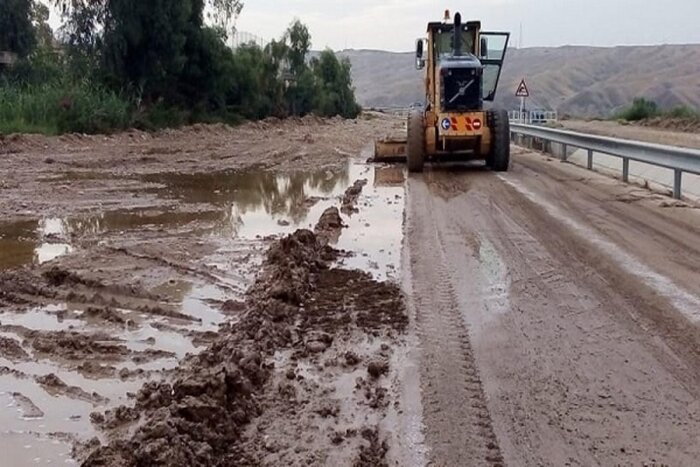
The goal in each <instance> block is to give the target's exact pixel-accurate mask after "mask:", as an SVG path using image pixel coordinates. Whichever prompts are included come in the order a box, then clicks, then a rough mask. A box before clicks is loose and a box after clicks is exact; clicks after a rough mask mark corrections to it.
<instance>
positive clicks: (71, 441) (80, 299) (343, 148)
mask: <svg viewBox="0 0 700 467" xmlns="http://www.w3.org/2000/svg"><path fill="white" fill-rule="evenodd" d="M401 129H402V122H401V121H400V120H397V119H396V118H394V117H387V116H382V115H379V114H372V115H366V116H364V117H362V118H360V119H358V120H356V121H343V120H322V119H316V118H312V117H307V118H304V119H290V120H286V121H277V120H266V121H263V122H258V123H251V124H247V125H243V126H241V127H238V128H228V127H224V126H216V125H214V126H196V127H190V128H185V129H182V130H177V131H166V132H161V133H157V134H145V133H140V132H129V133H125V134H119V135H114V136H107V137H104V136H103V137H87V136H82V135H70V136H64V137H60V138H42V137H33V136H10V137H4V138H3V139H2V140H0V194H1V196H0V214H1V217H0V401H2V410H0V450H2V452H3V456H4V457H3V462H5V464H3V465H10V466H25V465H35V464H41V465H45V464H48V465H71V464H83V465H88V466H104V465H128V466H132V465H201V466H210V465H216V466H231V465H237V466H238V465H241V466H246V465H255V466H257V465H263V466H278V465H298V466H307V465H318V466H321V465H341V466H346V465H347V466H384V465H400V466H404V465H407V466H423V465H436V466H462V465H468V466H479V465H486V466H501V465H512V466H521V465H522V466H537V465H553V466H560V465H574V466H575V465H580V466H588V465H601V466H609V465H669V466H676V465H682V466H685V465H696V460H697V458H698V456H699V455H700V438H699V437H698V436H699V435H698V433H700V389H699V388H700V327H699V326H700V210H698V209H697V208H695V207H693V206H690V205H688V204H686V203H683V202H676V201H674V200H671V199H670V198H667V197H665V196H662V195H659V194H655V193H652V192H650V191H648V190H644V189H642V188H639V187H635V186H632V185H623V184H621V183H620V182H618V181H617V180H615V179H613V178H609V177H606V176H604V175H601V174H598V173H593V172H588V171H585V170H584V169H581V168H578V167H576V166H573V165H571V164H566V163H560V162H558V161H554V160H552V159H550V158H548V157H546V156H543V155H540V154H532V153H527V152H524V151H523V150H519V149H517V148H514V156H513V159H514V162H513V166H512V170H511V171H510V172H508V173H505V174H496V173H492V172H489V171H487V170H485V169H483V168H482V167H480V166H479V165H478V164H452V165H449V166H439V167H429V168H428V169H427V170H426V172H425V173H423V174H420V175H411V176H410V177H407V176H406V173H405V169H404V168H403V167H402V166H380V165H370V164H367V163H365V162H364V160H365V159H366V157H367V156H368V154H367V148H368V143H370V142H371V141H372V140H373V139H374V138H376V137H381V136H385V135H387V134H392V133H395V132H396V131H401Z"/></svg>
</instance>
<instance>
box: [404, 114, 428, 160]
mask: <svg viewBox="0 0 700 467" xmlns="http://www.w3.org/2000/svg"><path fill="white" fill-rule="evenodd" d="M424 122H425V119H424V117H423V112H421V111H417V110H414V111H412V112H411V113H410V114H409V115H408V135H407V142H406V143H407V144H406V156H407V157H406V158H407V162H408V171H409V172H422V171H423V164H424V163H425V123H424Z"/></svg>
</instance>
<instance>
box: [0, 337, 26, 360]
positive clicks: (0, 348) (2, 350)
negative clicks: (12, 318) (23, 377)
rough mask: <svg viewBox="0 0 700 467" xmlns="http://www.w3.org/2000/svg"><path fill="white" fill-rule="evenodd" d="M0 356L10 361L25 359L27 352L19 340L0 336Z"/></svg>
mask: <svg viewBox="0 0 700 467" xmlns="http://www.w3.org/2000/svg"><path fill="white" fill-rule="evenodd" d="M0 357H3V358H6V359H8V360H12V361H21V360H27V359H28V358H29V354H28V353H27V352H25V350H24V349H23V348H22V346H21V345H20V343H19V342H17V341H16V340H14V339H10V338H9V337H3V336H0Z"/></svg>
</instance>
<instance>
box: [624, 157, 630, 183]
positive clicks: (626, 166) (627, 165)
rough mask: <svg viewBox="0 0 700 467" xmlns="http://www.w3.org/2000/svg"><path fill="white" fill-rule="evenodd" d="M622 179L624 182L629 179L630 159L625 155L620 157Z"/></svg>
mask: <svg viewBox="0 0 700 467" xmlns="http://www.w3.org/2000/svg"><path fill="white" fill-rule="evenodd" d="M622 181H623V182H625V183H626V182H629V181H630V160H629V159H627V158H626V157H623V158H622Z"/></svg>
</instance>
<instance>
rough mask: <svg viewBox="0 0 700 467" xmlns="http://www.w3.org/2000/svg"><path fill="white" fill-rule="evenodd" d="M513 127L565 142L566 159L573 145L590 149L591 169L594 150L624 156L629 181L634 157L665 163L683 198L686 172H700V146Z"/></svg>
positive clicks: (677, 193)
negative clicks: (699, 147) (654, 142)
mask: <svg viewBox="0 0 700 467" xmlns="http://www.w3.org/2000/svg"><path fill="white" fill-rule="evenodd" d="M510 131H511V133H513V134H516V135H522V136H527V137H531V138H537V139H541V140H544V141H550V142H553V143H559V144H561V145H562V146H563V150H562V154H563V157H562V158H563V160H566V158H567V148H568V147H569V146H571V147H575V148H580V149H584V150H587V151H588V169H589V170H590V169H592V168H593V154H594V153H596V152H597V153H601V154H607V155H610V156H616V157H619V158H621V159H622V180H624V181H625V182H628V181H629V163H630V161H636V162H643V163H645V164H650V165H655V166H657V167H665V168H667V169H671V170H673V173H674V177H673V197H674V198H676V199H680V198H681V183H682V177H683V173H684V172H686V173H692V174H697V175H700V150H697V149H686V148H681V147H677V146H665V145H661V144H652V143H643V142H639V141H632V140H625V139H618V138H609V137H605V136H597V135H589V134H585V133H577V132H573V131H565V130H557V129H553V128H544V127H539V126H532V125H520V124H517V123H511V125H510Z"/></svg>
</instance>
